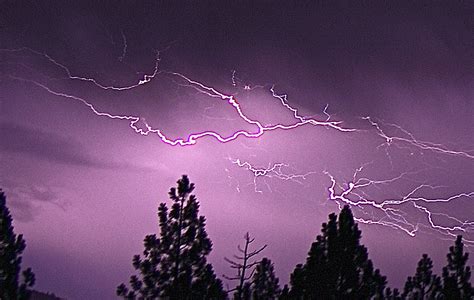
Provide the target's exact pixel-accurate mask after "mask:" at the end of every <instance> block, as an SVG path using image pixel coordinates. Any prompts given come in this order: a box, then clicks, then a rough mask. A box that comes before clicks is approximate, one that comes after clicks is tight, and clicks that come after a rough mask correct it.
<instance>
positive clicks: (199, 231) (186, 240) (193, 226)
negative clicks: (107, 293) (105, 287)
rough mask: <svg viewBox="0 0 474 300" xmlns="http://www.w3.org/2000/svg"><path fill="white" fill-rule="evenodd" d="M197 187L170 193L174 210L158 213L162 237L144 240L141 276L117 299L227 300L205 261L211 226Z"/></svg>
mask: <svg viewBox="0 0 474 300" xmlns="http://www.w3.org/2000/svg"><path fill="white" fill-rule="evenodd" d="M193 190H194V184H193V183H190V182H189V179H188V177H187V176H185V175H183V177H182V178H181V179H180V180H178V187H177V189H176V188H171V189H170V192H169V197H170V199H171V200H172V201H173V205H172V207H171V210H170V211H169V212H168V208H167V206H166V204H165V203H161V204H160V206H159V208H158V216H159V225H160V237H159V238H157V236H156V235H155V234H152V235H148V236H146V237H145V240H144V246H145V250H144V251H143V257H141V256H140V255H135V256H134V258H133V266H134V267H135V269H136V270H138V271H139V272H140V275H139V276H132V277H131V278H130V287H131V288H127V287H126V286H125V284H121V285H120V286H118V288H117V295H118V296H121V297H123V298H125V299H136V298H139V299H156V298H166V299H172V300H173V299H179V300H181V299H193V300H194V299H226V298H227V296H226V293H225V292H224V290H223V287H222V282H221V280H219V279H217V278H216V275H215V274H214V270H213V268H212V266H211V265H210V264H208V263H207V260H206V257H207V255H209V253H210V252H211V250H212V242H211V240H210V239H209V237H208V235H207V233H206V230H205V223H206V220H205V218H204V217H203V216H198V212H199V203H198V201H197V199H196V197H195V196H194V195H191V193H192V191H193Z"/></svg>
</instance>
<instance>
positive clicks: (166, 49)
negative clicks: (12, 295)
mask: <svg viewBox="0 0 474 300" xmlns="http://www.w3.org/2000/svg"><path fill="white" fill-rule="evenodd" d="M2 6H3V7H4V9H1V12H0V44H1V45H2V46H1V49H0V64H1V66H2V68H1V71H0V89H1V91H2V93H0V102H1V107H2V108H1V116H2V120H1V124H2V125H1V128H0V132H1V139H2V148H1V149H2V150H1V151H2V155H1V163H2V175H1V177H0V185H1V187H2V188H3V189H4V191H5V192H6V194H7V196H8V200H9V206H10V210H11V212H12V215H13V217H14V224H15V231H16V232H17V233H23V234H24V235H25V238H26V240H27V243H28V247H27V250H26V252H25V259H24V261H25V262H24V264H25V265H27V266H31V267H32V268H33V270H34V271H35V273H36V275H37V285H36V288H37V289H38V290H40V291H50V292H54V293H55V294H56V295H59V296H62V297H67V298H68V299H69V298H71V299H81V298H87V299H112V298H115V296H114V295H115V294H114V292H115V287H116V286H117V284H119V283H120V282H123V281H125V280H126V278H128V276H129V275H130V274H131V266H130V259H131V257H132V255H134V254H136V253H139V252H140V251H141V245H142V239H143V237H144V236H145V235H146V234H149V233H153V232H155V233H156V228H157V226H156V211H157V207H158V204H159V203H160V202H163V201H167V192H168V189H169V187H171V186H173V185H174V183H175V182H176V179H177V178H178V177H179V176H180V175H181V174H188V175H189V177H190V178H191V180H192V181H193V182H195V183H196V191H195V193H196V195H197V198H198V201H199V202H200V205H201V209H200V213H201V214H202V215H204V216H206V218H207V231H208V233H209V236H210V238H211V240H212V241H213V243H214V245H215V246H214V250H213V251H212V253H211V255H210V257H209V260H210V262H212V264H213V266H214V267H215V270H216V274H217V275H218V276H221V275H222V274H227V273H229V272H228V271H229V268H228V265H227V264H226V262H225V261H224V257H225V256H229V255H230V254H231V253H233V252H234V250H235V246H236V245H237V244H238V243H239V242H241V240H242V238H243V236H244V234H245V233H246V232H250V233H252V235H253V236H255V238H256V240H257V241H258V242H260V243H261V244H268V248H267V249H266V250H265V252H266V253H265V255H266V256H268V257H270V258H271V259H272V260H273V262H274V263H275V269H276V273H277V275H278V277H279V278H280V282H281V283H286V282H287V281H288V280H289V277H288V276H289V274H290V273H291V272H292V271H293V268H294V266H295V265H296V264H297V263H302V262H304V259H305V258H306V255H307V251H308V246H309V245H310V244H311V242H313V241H314V239H315V237H316V235H317V234H319V230H320V225H321V223H323V222H325V221H326V220H327V216H328V215H329V214H330V213H331V212H336V213H338V212H339V210H340V209H341V207H342V206H344V205H346V204H350V206H351V209H352V210H353V213H354V216H355V217H356V219H357V220H359V224H360V225H359V227H360V229H361V230H362V233H363V235H362V241H363V243H364V244H365V245H366V246H367V247H368V249H369V256H370V258H371V259H372V260H373V261H374V264H375V266H376V267H377V268H380V269H381V271H382V273H383V274H384V275H386V276H387V278H388V283H389V286H391V287H399V288H400V287H402V285H403V283H404V282H405V280H406V277H407V276H409V275H412V274H413V273H414V269H415V267H416V263H417V262H418V260H419V259H420V258H421V255H422V253H428V254H429V255H430V257H431V258H432V259H433V261H434V271H435V272H436V273H438V274H439V273H440V271H441V267H442V266H443V265H444V264H445V260H446V251H447V249H448V248H449V246H450V245H452V243H453V241H454V239H455V237H456V235H458V234H462V235H463V236H464V239H465V241H464V242H465V245H466V247H468V248H467V249H468V251H469V250H471V249H472V247H473V246H474V227H473V224H474V220H472V217H473V216H472V211H474V204H473V202H472V200H473V197H474V190H473V189H472V188H473V186H472V179H471V178H472V176H473V175H474V172H473V170H474V151H473V149H474V142H473V139H472V133H471V131H472V128H474V118H473V117H472V116H473V115H474V101H473V99H474V85H473V81H472V78H474V70H473V68H472V61H474V45H473V40H472V28H473V26H474V21H473V18H472V15H473V13H474V4H473V3H471V2H467V1H464V2H463V1H438V2H424V1H420V2H412V1H402V2H397V3H386V2H383V3H381V2H375V1H367V2H364V3H355V2H353V3H343V2H339V1H335V2H331V3H329V2H324V1H318V2H316V3H310V2H290V3H288V2H285V3H283V2H267V1H260V2H258V3H256V2H255V3H251V1H234V2H231V3H222V4H221V3H219V2H214V1H203V2H199V3H198V2H189V1H182V2H179V3H175V4H167V3H165V2H160V1H145V2H142V3H141V4H140V5H138V4H137V3H135V2H131V1H121V2H118V3H117V2H100V3H96V2H87V3H86V2H81V3H69V2H67V3H66V2H56V1H48V2H47V4H45V3H42V4H39V3H36V2H34V3H30V2H27V1H16V2H11V1H5V2H3V3H2ZM211 88H212V89H211ZM284 95H287V96H284ZM249 120H250V121H249ZM257 123H258V124H257ZM259 126H260V127H259ZM174 144H177V145H174ZM173 145H174V146H173ZM123 241H127V243H123ZM290 246H291V247H290ZM469 252H472V251H469ZM92 285H94V286H95V287H96V288H89V289H87V288H85V287H90V286H92ZM78 291H80V293H81V294H76V293H77V292H78Z"/></svg>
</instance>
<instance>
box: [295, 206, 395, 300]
mask: <svg viewBox="0 0 474 300" xmlns="http://www.w3.org/2000/svg"><path fill="white" fill-rule="evenodd" d="M360 239H361V231H360V230H359V229H358V226H357V224H356V223H355V221H354V217H353V215H352V212H351V210H350V208H349V206H345V207H344V208H343V209H342V210H341V213H340V214H339V219H338V218H337V216H336V215H335V214H331V215H329V221H328V223H323V226H322V234H321V235H318V236H317V238H316V241H315V242H314V243H313V244H312V245H311V248H310V251H309V253H308V258H307V260H306V263H305V264H304V265H298V266H297V267H296V269H295V271H294V272H293V274H292V276H291V285H292V288H291V291H290V294H291V295H292V296H294V297H297V298H294V299H371V298H382V297H383V292H384V289H385V285H386V279H385V277H384V276H382V275H381V274H380V272H379V270H374V267H373V264H372V262H371V261H370V260H369V258H368V253H367V248H365V247H364V246H363V245H361V244H360Z"/></svg>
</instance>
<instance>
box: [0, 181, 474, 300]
mask: <svg viewBox="0 0 474 300" xmlns="http://www.w3.org/2000/svg"><path fill="white" fill-rule="evenodd" d="M193 190H194V184H193V183H191V182H190V181H189V178H188V177H187V176H186V175H183V176H182V178H181V179H179V180H178V182H177V187H176V188H175V187H173V188H171V189H170V192H169V193H168V194H169V198H170V199H171V201H172V205H171V208H168V206H167V205H166V203H161V204H160V205H159V207H158V222H159V228H160V232H159V233H158V234H151V235H147V236H146V237H145V239H144V250H143V252H142V253H141V254H140V255H135V256H134V257H133V260H132V265H133V267H134V268H135V269H136V273H137V274H136V275H132V276H131V277H130V280H129V283H128V284H123V283H122V284H120V285H119V286H118V287H117V289H116V294H117V296H119V297H122V298H124V299H170V300H195V299H196V300H198V299H215V300H220V299H229V298H232V299H236V300H250V299H255V300H265V299H283V300H284V299H296V300H300V299H302V300H306V299H389V300H392V299H393V300H398V299H410V300H418V299H420V300H421V299H446V300H451V299H452V300H457V299H462V300H465V299H473V298H474V289H473V287H472V284H471V281H470V280H471V268H470V266H469V265H468V258H469V255H468V253H465V251H464V245H463V242H462V236H458V237H457V238H456V241H455V243H454V245H453V246H451V247H450V248H449V253H448V254H447V264H446V266H445V267H444V268H443V271H442V274H441V276H439V275H437V274H434V273H433V271H432V268H433V263H432V260H431V259H430V258H429V256H428V255H427V254H423V255H422V257H421V259H420V261H419V262H418V265H417V267H416V272H415V274H414V275H413V276H409V277H408V278H407V281H406V283H405V286H404V288H403V290H401V291H399V290H398V289H391V288H390V287H388V286H387V279H386V277H385V276H383V275H382V274H381V272H380V270H378V269H376V268H375V267H374V265H373V263H372V261H371V260H370V259H369V256H368V251H367V248H366V247H365V246H364V245H362V244H361V231H360V230H359V228H358V225H357V223H356V222H355V221H354V217H353V215H352V212H351V210H350V208H349V206H345V207H344V208H343V209H342V210H341V212H340V213H339V215H336V214H334V213H333V214H330V215H329V220H328V222H326V223H323V224H322V229H321V234H319V235H318V236H317V237H316V240H315V241H314V242H313V243H312V245H311V247H310V249H309V252H308V256H307V258H306V261H305V262H304V263H302V264H298V265H296V267H295V269H294V271H293V272H292V273H291V275H290V282H289V284H287V285H284V286H283V287H280V285H279V279H278V278H277V277H276V275H275V272H274V265H273V262H272V261H271V260H270V259H269V258H267V257H264V258H262V259H257V256H259V255H260V254H261V252H262V251H263V250H264V249H265V248H266V246H267V245H263V246H261V247H257V248H255V249H254V247H252V246H253V245H252V243H253V242H254V239H253V238H251V237H250V235H249V234H248V233H247V234H246V235H245V236H244V243H243V246H240V245H239V246H238V247H237V249H238V253H237V254H235V255H233V257H232V258H227V257H226V258H225V260H226V261H227V262H228V263H229V264H230V268H231V269H232V270H235V275H231V276H227V275H224V278H226V279H228V280H229V281H231V282H232V281H235V282H236V287H235V288H233V289H225V288H224V285H223V282H222V280H221V279H219V278H218V277H217V276H216V274H215V272H214V270H213V267H212V265H211V264H210V263H208V262H207V256H208V255H209V254H210V252H211V250H212V242H211V239H210V238H209V236H208V235H207V232H206V229H205V225H206V219H205V217H204V216H200V215H199V202H198V201H197V199H196V197H195V196H194V195H193V194H192V192H193ZM11 222H12V218H11V216H10V213H9V210H8V208H7V206H6V198H5V195H4V193H3V192H1V190H0V234H1V236H0V298H1V299H6V300H10V299H12V300H13V299H29V297H30V295H31V290H30V289H31V287H32V286H33V284H34V274H33V273H32V271H31V269H26V270H25V271H23V272H22V274H23V279H22V280H20V279H19V278H20V273H21V254H22V252H23V250H24V249H25V247H26V244H25V241H24V240H23V238H22V236H21V235H18V236H17V235H15V233H14V231H13V226H12V224H11ZM253 249H254V250H253Z"/></svg>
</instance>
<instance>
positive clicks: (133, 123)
mask: <svg viewBox="0 0 474 300" xmlns="http://www.w3.org/2000/svg"><path fill="white" fill-rule="evenodd" d="M4 51H16V52H18V51H30V52H32V53H35V54H37V55H41V56H42V57H44V58H46V59H47V60H48V61H50V62H51V63H53V64H54V65H56V66H58V67H60V68H61V69H63V70H64V71H65V72H66V74H67V76H68V78H69V79H71V80H80V81H86V82H91V83H93V84H94V85H95V86H97V87H99V88H101V89H104V90H114V91H124V90H130V89H133V88H136V87H138V86H140V85H143V84H145V83H148V82H150V81H151V80H152V79H153V78H155V76H156V75H157V74H158V73H160V72H161V73H163V74H167V75H170V76H173V77H175V78H177V79H180V80H181V81H182V82H183V83H178V84H179V85H181V86H185V87H189V88H193V89H195V90H196V91H198V92H199V93H202V94H204V95H206V96H208V97H212V98H217V99H219V100H221V101H223V102H224V103H226V104H228V105H230V106H231V107H232V108H233V109H234V111H235V113H236V114H237V116H238V117H239V118H240V119H242V120H243V121H244V122H246V123H247V124H249V125H252V126H253V127H255V130H254V131H247V130H243V129H242V130H237V131H235V132H234V133H232V134H230V135H228V136H223V135H221V134H219V133H218V132H216V131H212V130H209V131H203V132H196V133H191V134H189V135H188V137H187V138H178V139H171V138H169V137H167V136H166V135H165V134H164V133H163V132H162V131H161V130H160V129H158V128H154V127H152V126H151V125H150V124H148V123H147V122H146V121H145V120H144V119H143V118H141V117H140V116H133V115H115V114H111V113H108V112H104V111H99V110H98V109H96V108H95V107H94V106H93V104H92V103H90V102H89V101H87V100H85V99H84V98H80V97H77V96H74V95H70V94H66V93H63V92H60V91H56V90H53V89H52V88H50V87H48V86H47V85H45V84H43V83H40V82H38V81H35V80H30V79H24V78H20V77H16V76H9V77H10V78H11V79H15V80H20V81H23V82H30V83H32V84H34V85H36V86H38V87H40V88H42V89H43V90H45V91H47V92H48V93H50V94H52V95H55V96H60V97H64V98H68V99H72V100H76V101H79V102H81V103H82V104H84V105H86V106H87V107H88V108H89V109H90V110H91V111H92V112H93V113H94V114H96V115H97V116H101V117H107V118H110V119H118V120H127V121H129V126H130V127H131V128H132V129H133V130H134V131H135V132H136V133H138V134H141V135H150V134H155V135H157V136H158V137H159V138H160V140H161V141H162V142H164V143H166V144H168V145H171V146H176V145H179V146H189V145H194V144H196V142H197V140H198V139H201V138H203V137H212V138H214V139H215V140H217V141H219V142H221V143H228V142H231V141H234V140H236V139H237V138H238V137H240V136H243V137H246V138H259V137H261V136H262V135H263V134H264V133H265V132H266V131H273V130H291V129H294V128H297V127H300V126H304V125H313V126H324V127H329V128H332V129H335V130H338V131H342V132H352V131H355V129H351V128H344V127H342V126H341V123H342V122H341V121H318V120H316V119H312V118H310V119H306V118H304V117H302V116H300V115H299V114H298V111H297V109H296V108H293V107H291V106H290V105H289V104H288V102H287V99H286V95H285V96H281V95H277V94H276V93H275V92H274V87H273V86H272V87H271V89H270V91H271V93H272V95H273V97H275V98H277V99H278V100H279V101H280V102H281V104H282V105H283V106H284V107H285V108H286V109H287V110H289V111H290V112H291V113H292V114H293V116H294V118H295V119H296V122H294V123H290V124H275V125H263V124H262V123H261V122H260V121H258V120H254V119H251V118H250V117H248V116H247V115H246V114H245V113H244V109H243V107H242V105H241V104H240V103H239V102H238V101H237V99H236V97H235V96H234V95H228V94H225V93H223V92H220V91H218V90H217V89H215V88H213V87H210V86H207V85H205V84H203V83H201V82H199V81H196V80H193V79H191V78H189V77H187V76H185V75H183V74H180V73H177V72H169V71H158V63H159V61H160V57H159V53H160V52H159V51H157V56H156V64H155V68H154V72H153V73H152V74H151V75H145V77H144V79H143V80H140V81H139V82H138V83H136V84H133V85H130V86H122V87H116V86H105V85H102V84H100V83H99V82H97V80H95V79H94V78H88V77H80V76H74V75H72V74H71V72H70V70H69V69H68V68H67V67H66V66H64V65H63V64H61V63H59V62H57V61H56V60H55V59H53V58H52V57H50V56H49V55H48V54H46V53H41V52H39V51H36V50H32V49H30V48H20V49H14V50H4ZM140 121H142V122H143V123H144V125H145V128H146V129H142V128H139V127H138V126H137V123H138V122H140Z"/></svg>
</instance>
